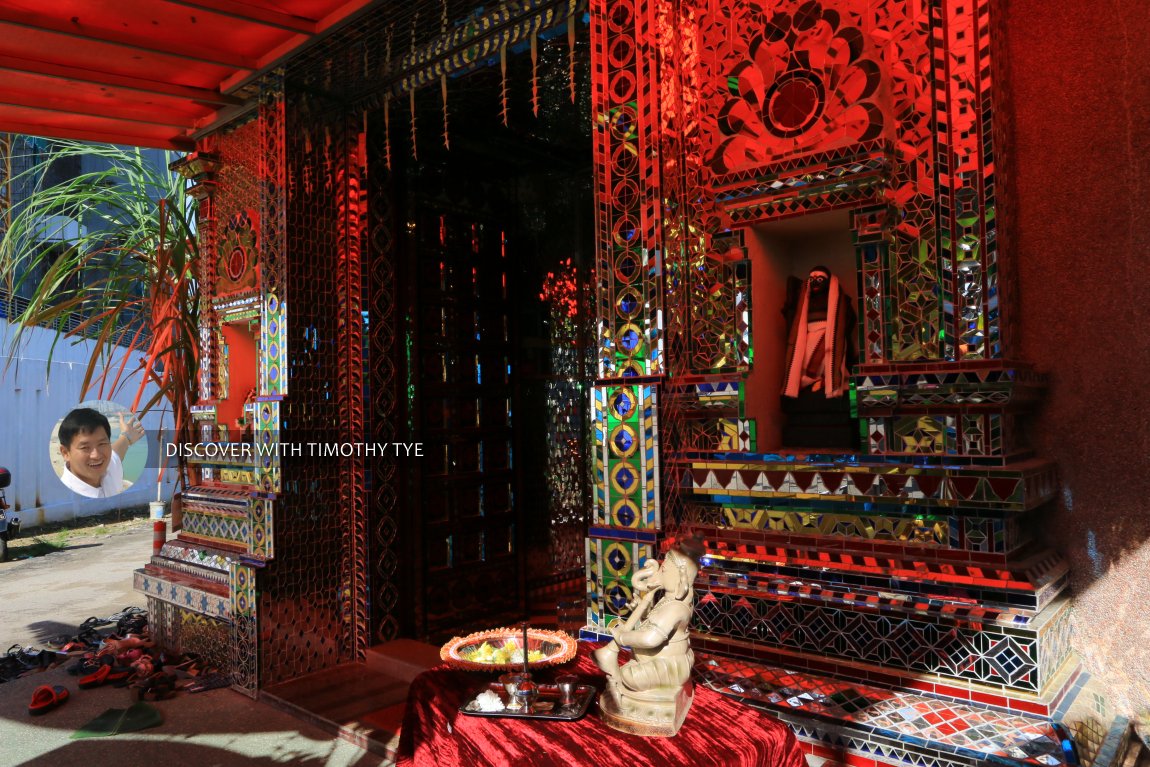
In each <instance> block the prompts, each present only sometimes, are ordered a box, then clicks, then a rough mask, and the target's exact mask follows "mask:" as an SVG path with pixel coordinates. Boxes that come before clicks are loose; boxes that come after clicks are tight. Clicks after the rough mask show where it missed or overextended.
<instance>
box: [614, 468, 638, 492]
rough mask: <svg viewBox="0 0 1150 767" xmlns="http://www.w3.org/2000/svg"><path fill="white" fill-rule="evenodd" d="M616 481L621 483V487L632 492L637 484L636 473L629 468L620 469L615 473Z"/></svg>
mask: <svg viewBox="0 0 1150 767" xmlns="http://www.w3.org/2000/svg"><path fill="white" fill-rule="evenodd" d="M615 481H616V482H618V483H619V487H621V488H623V489H624V490H630V489H631V488H632V487H633V486H634V484H635V472H633V471H631V470H630V469H628V468H622V469H619V470H618V471H617V472H615Z"/></svg>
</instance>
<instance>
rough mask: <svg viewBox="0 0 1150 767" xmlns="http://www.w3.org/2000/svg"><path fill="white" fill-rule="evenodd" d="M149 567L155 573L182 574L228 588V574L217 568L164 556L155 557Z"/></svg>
mask: <svg viewBox="0 0 1150 767" xmlns="http://www.w3.org/2000/svg"><path fill="white" fill-rule="evenodd" d="M148 567H150V568H153V571H154V572H163V571H165V570H167V571H171V572H176V573H180V574H181V575H186V576H188V577H191V578H199V579H200V580H204V581H211V582H213V583H218V584H220V585H223V586H226V585H227V582H228V572H227V571H226V570H217V569H215V568H210V567H204V566H202V565H198V564H194V563H191V562H184V561H181V560H178V559H169V558H168V557H163V556H153V557H152V559H151V561H150V562H149V564H148Z"/></svg>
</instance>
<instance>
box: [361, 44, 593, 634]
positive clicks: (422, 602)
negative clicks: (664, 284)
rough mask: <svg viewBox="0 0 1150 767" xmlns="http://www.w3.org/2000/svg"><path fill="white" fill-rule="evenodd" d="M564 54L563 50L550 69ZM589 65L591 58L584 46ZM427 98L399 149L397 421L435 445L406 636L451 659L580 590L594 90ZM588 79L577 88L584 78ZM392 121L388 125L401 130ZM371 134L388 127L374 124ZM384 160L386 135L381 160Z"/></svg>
mask: <svg viewBox="0 0 1150 767" xmlns="http://www.w3.org/2000/svg"><path fill="white" fill-rule="evenodd" d="M557 46H564V47H562V48H559V50H558V53H561V54H563V55H564V56H565V55H566V53H565V41H564V40H559V41H557V42H548V43H547V44H546V45H541V49H542V50H541V57H542V56H543V54H544V53H546V54H547V55H548V56H552V57H554V58H557V59H558V60H565V59H563V58H560V57H559V56H558V54H556V53H555V52H554V51H552V50H551V49H552V47H557ZM580 53H581V55H582V54H583V49H582V48H580ZM507 64H508V74H507V81H508V82H509V83H510V86H508V87H510V88H511V90H510V92H509V95H508V97H507V102H506V103H507V110H508V112H507V115H506V124H504V115H503V113H502V112H501V104H502V96H501V94H502V92H503V89H504V82H503V79H502V77H501V71H500V70H499V69H498V68H487V69H479V70H476V71H474V72H471V73H469V74H468V75H467V76H466V77H465V78H464V79H463V81H462V82H464V83H466V87H464V85H463V84H462V83H461V84H460V85H459V86H453V88H452V92H451V98H450V102H449V115H448V119H449V123H448V125H446V126H444V123H443V121H444V114H443V110H444V105H443V102H442V99H441V95H440V92H439V91H438V90H435V91H429V92H424V91H420V92H418V93H416V95H415V98H414V105H415V109H416V116H415V123H416V124H417V125H420V126H426V125H437V126H444V128H446V130H447V131H448V132H447V133H446V134H442V133H439V132H432V131H427V132H426V133H422V132H421V133H420V134H419V135H418V136H417V137H416V138H417V141H418V146H417V147H415V148H414V149H413V147H411V145H410V140H411V136H410V134H405V133H404V132H402V131H399V130H395V129H394V124H393V130H392V132H391V133H390V136H389V140H390V144H389V146H388V147H387V149H388V150H389V151H390V156H391V158H392V167H391V178H392V182H393V185H394V186H393V189H394V191H393V196H392V206H393V210H394V218H395V224H394V228H395V231H396V233H397V238H396V259H397V269H396V276H397V280H398V282H397V284H398V286H399V289H398V294H397V303H398V305H399V306H401V307H404V316H405V319H404V324H403V326H402V329H401V333H400V337H401V339H402V343H403V344H404V348H403V349H401V350H399V352H400V360H399V369H400V371H401V373H400V380H401V381H402V382H403V383H404V387H403V388H404V391H403V393H402V396H401V397H400V399H401V400H402V405H401V409H402V410H403V413H402V417H403V418H404V420H405V421H407V422H408V423H410V424H411V428H412V433H413V434H416V435H418V438H419V439H420V440H421V441H422V442H423V443H424V448H425V455H424V457H423V458H422V459H421V460H419V461H415V462H412V463H410V464H409V467H410V469H411V471H410V472H409V473H408V476H407V477H406V478H405V480H404V481H405V482H406V489H407V492H406V493H405V494H404V495H403V496H402V497H401V498H400V500H399V504H398V514H399V519H400V532H399V537H400V539H402V540H403V541H405V542H406V543H405V545H404V546H403V547H402V549H401V550H400V552H399V553H400V562H399V567H398V568H397V570H396V572H397V575H398V577H399V578H400V579H402V580H404V581H405V582H404V583H403V584H402V585H401V588H400V593H401V595H402V596H401V599H400V602H399V604H398V606H397V607H398V611H397V612H398V614H399V616H398V623H399V625H400V626H401V635H404V636H410V637H415V638H419V639H425V640H429V641H431V642H433V643H438V642H441V641H443V640H445V639H448V638H450V637H451V636H454V635H462V634H467V633H470V632H472V631H476V630H480V629H484V628H491V627H493V626H499V625H511V624H513V623H514V622H516V621H519V620H523V619H524V618H527V617H529V616H532V610H533V606H532V599H533V596H534V595H536V594H538V593H544V592H545V593H546V594H547V598H548V599H549V600H550V606H549V609H548V611H547V612H548V613H549V615H550V616H551V618H552V619H553V620H554V619H555V616H556V602H557V601H558V599H559V597H558V595H560V594H564V593H566V592H565V591H563V589H564V588H566V587H568V585H572V586H573V587H574V588H575V589H576V590H577V593H578V594H582V593H583V592H584V590H585V583H584V554H583V551H584V537H585V534H586V520H587V508H588V507H589V502H590V496H589V492H588V489H587V483H586V474H587V461H588V455H587V450H586V440H587V435H588V433H589V427H588V424H587V420H586V417H587V413H586V411H587V400H588V397H587V394H586V388H585V382H586V381H587V380H588V379H589V378H590V377H592V370H593V366H594V357H593V355H592V354H591V352H590V339H589V334H590V332H591V328H592V324H591V322H590V319H589V318H590V312H591V301H590V298H591V292H592V289H591V285H590V282H591V280H590V277H589V275H590V273H591V269H592V266H591V265H592V263H593V252H594V196H593V191H592V177H593V170H592V153H591V127H590V125H589V123H588V121H587V120H585V119H583V115H584V114H585V113H586V112H587V110H588V109H589V107H588V106H587V99H588V98H589V83H587V82H586V76H585V75H581V79H580V80H579V82H578V84H577V85H578V92H577V95H578V98H577V99H576V101H575V102H574V103H572V101H571V98H570V89H569V86H568V81H567V74H568V73H567V69H566V68H565V67H564V68H562V69H548V70H543V69H542V68H541V69H540V70H539V83H538V91H539V99H540V100H541V109H540V111H539V115H538V116H536V115H535V114H534V112H533V109H532V100H531V98H530V94H531V88H530V86H531V82H532V74H531V62H530V59H529V58H528V57H527V56H526V55H523V56H510V57H509V58H508V62H507ZM582 71H585V70H580V72H582ZM392 114H393V116H392V119H393V120H394V119H395V118H394V112H393V113H392ZM374 118H375V119H374V124H375V125H380V124H382V123H383V119H382V115H379V114H376V115H374ZM372 146H374V147H376V148H381V147H383V141H382V136H380V137H378V138H377V140H375V141H373V142H372Z"/></svg>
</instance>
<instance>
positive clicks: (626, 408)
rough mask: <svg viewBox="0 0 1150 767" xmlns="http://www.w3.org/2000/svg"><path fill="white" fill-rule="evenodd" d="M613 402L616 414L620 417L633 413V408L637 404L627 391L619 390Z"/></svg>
mask: <svg viewBox="0 0 1150 767" xmlns="http://www.w3.org/2000/svg"><path fill="white" fill-rule="evenodd" d="M613 404H614V405H615V415H617V416H619V417H620V418H626V417H627V416H629V415H631V410H632V409H633V408H634V407H635V404H634V403H633V402H632V401H631V397H630V395H628V394H627V392H619V393H618V394H616V395H615V402H614V403H613Z"/></svg>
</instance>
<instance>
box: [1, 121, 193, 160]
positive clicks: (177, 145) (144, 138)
mask: <svg viewBox="0 0 1150 767" xmlns="http://www.w3.org/2000/svg"><path fill="white" fill-rule="evenodd" d="M0 125H3V126H4V130H5V132H8V133H21V134H23V135H25V136H46V137H49V138H70V139H78V140H80V141H103V142H106V143H109V144H126V145H128V146H146V147H153V148H155V149H174V150H176V151H179V152H190V151H192V150H193V149H195V148H196V142H194V141H192V140H191V139H190V138H187V137H185V136H170V137H168V138H160V137H158V136H148V135H139V134H133V133H120V132H117V131H100V130H90V129H88V128H84V129H82V130H80V129H76V130H73V129H71V128H64V127H60V126H58V125H41V124H38V123H26V122H11V121H8V120H5V119H4V117H3V115H2V114H0Z"/></svg>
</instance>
